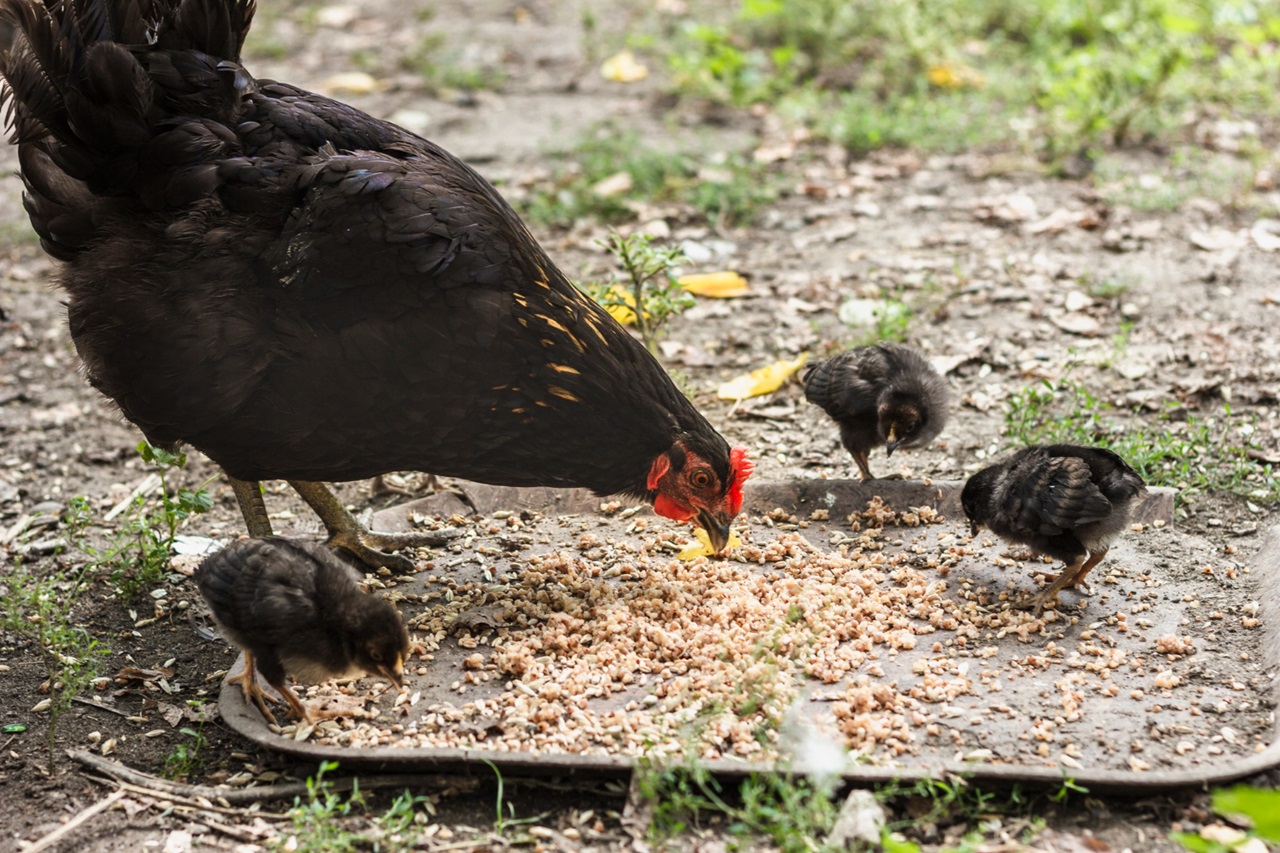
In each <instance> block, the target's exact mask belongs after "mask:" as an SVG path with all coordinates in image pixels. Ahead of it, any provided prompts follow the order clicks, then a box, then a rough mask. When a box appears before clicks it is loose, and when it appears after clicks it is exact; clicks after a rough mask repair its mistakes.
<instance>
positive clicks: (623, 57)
mask: <svg viewBox="0 0 1280 853" xmlns="http://www.w3.org/2000/svg"><path fill="white" fill-rule="evenodd" d="M600 76H602V77H604V79H606V80H612V81H613V82H615V83H634V82H636V81H637V80H643V79H644V78H646V77H648V76H649V66H647V65H645V64H644V63H643V62H639V61H637V60H636V55H635V54H634V53H632V52H631V51H629V50H622V51H619V52H617V53H615V54H614V55H613V56H611V57H609V58H608V59H606V60H605V61H604V62H602V63H601V64H600Z"/></svg>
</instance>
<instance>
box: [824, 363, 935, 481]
mask: <svg viewBox="0 0 1280 853" xmlns="http://www.w3.org/2000/svg"><path fill="white" fill-rule="evenodd" d="M804 396H805V398H806V399H807V400H808V401H809V402H810V403H813V404H814V405H815V406H818V407H819V408H821V409H822V410H823V411H824V412H826V413H827V414H828V415H830V416H831V417H832V419H833V420H835V422H836V423H837V424H839V425H840V441H841V442H842V443H843V444H844V446H845V448H846V449H848V451H849V452H850V453H851V454H853V461H854V462H856V463H857V464H858V469H859V470H860V471H861V472H862V479H863V480H870V479H872V475H871V468H870V467H868V464H867V459H868V456H869V455H870V453H871V450H872V448H874V447H876V446H877V445H880V444H883V445H884V452H885V456H892V455H893V451H895V450H897V449H898V448H899V447H923V446H924V445H926V444H928V443H929V442H930V441H932V440H933V439H934V438H936V437H937V435H938V433H940V432H942V428H943V427H944V426H946V424H947V417H948V415H949V414H950V413H949V411H948V406H949V405H950V403H951V391H950V389H948V388H947V382H946V380H945V379H943V378H942V376H941V375H940V374H939V373H938V371H936V370H934V369H933V367H932V366H931V365H930V364H929V362H928V361H926V360H925V357H924V356H923V355H921V354H920V352H919V351H918V350H915V349H912V348H911V347H908V346H903V345H901V344H876V345H874V346H867V347H857V348H856V349H851V350H849V351H848V352H843V353H841V354H840V355H837V356H835V357H834V358H829V359H827V360H825V361H819V362H815V363H813V364H811V365H810V366H809V368H808V369H807V370H806V371H805V374H804Z"/></svg>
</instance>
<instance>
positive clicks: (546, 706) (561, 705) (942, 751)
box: [224, 497, 1275, 775]
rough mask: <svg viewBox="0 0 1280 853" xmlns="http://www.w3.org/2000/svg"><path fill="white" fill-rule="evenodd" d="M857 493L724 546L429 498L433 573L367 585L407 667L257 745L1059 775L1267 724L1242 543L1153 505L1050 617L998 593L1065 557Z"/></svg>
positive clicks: (1237, 753)
mask: <svg viewBox="0 0 1280 853" xmlns="http://www.w3.org/2000/svg"><path fill="white" fill-rule="evenodd" d="M860 503H861V506H860V507H859V508H857V509H855V510H854V511H852V512H848V511H836V510H835V509H831V510H828V509H818V510H806V511H803V512H801V513H799V514H795V513H792V512H791V511H789V510H786V509H781V508H779V509H775V510H773V511H769V512H764V513H758V512H755V513H750V514H748V515H746V516H744V517H743V518H742V519H740V521H739V534H740V537H741V540H742V544H741V545H740V546H738V547H736V548H734V549H733V550H732V551H731V552H730V553H729V554H728V555H727V557H725V558H706V557H696V558H693V559H680V553H681V551H682V550H686V549H687V548H688V546H689V545H690V544H691V543H694V541H695V540H694V537H693V535H692V532H691V531H690V530H689V529H688V528H687V527H681V526H678V525H675V524H672V523H670V522H668V521H666V520H661V519H656V518H654V517H652V516H651V515H649V514H648V513H647V512H644V513H643V514H640V513H635V512H634V511H632V510H621V511H619V510H618V508H617V506H616V505H613V504H603V505H602V512H600V513H581V514H574V515H566V516H553V515H546V516H543V515H541V514H538V513H535V512H529V511H523V512H519V513H517V512H495V513H492V514H490V515H488V516H486V517H482V518H480V519H479V520H475V519H472V520H467V519H464V518H462V517H461V516H453V517H435V516H431V515H424V514H417V515H415V517H414V520H415V522H417V523H418V524H420V525H423V526H426V527H437V528H439V527H455V528H462V529H464V531H465V532H464V535H462V536H460V537H459V538H457V539H456V540H454V541H453V543H452V544H451V545H450V546H449V547H448V548H445V549H441V550H437V551H435V552H433V553H431V554H430V555H427V554H424V555H423V557H422V559H421V560H420V561H419V564H420V566H421V572H420V573H419V574H418V575H415V576H411V577H408V578H403V579H400V578H393V577H390V576H383V577H377V578H371V579H370V580H371V583H372V585H373V586H375V587H382V593H383V594H384V595H386V596H388V597H389V598H390V599H391V600H392V601H394V602H395V603H396V604H397V606H399V607H400V608H401V611H402V613H403V614H404V615H405V618H406V621H407V622H408V625H409V628H410V633H411V634H412V635H413V636H414V637H415V638H416V639H417V640H418V641H419V644H420V645H419V649H420V651H419V652H418V654H417V655H415V657H414V658H413V659H412V661H411V662H410V663H409V665H408V667H407V672H406V674H407V675H408V683H407V686H406V688H405V689H404V690H403V691H401V692H399V693H397V692H396V691H395V689H394V688H391V687H388V686H387V685H382V684H375V683H374V682H373V681H371V680H366V681H363V682H359V683H357V684H345V685H335V684H332V683H331V684H326V685H321V686H319V687H314V688H311V689H309V690H307V691H306V701H307V702H308V704H309V705H314V704H317V703H320V704H323V703H324V702H325V701H326V700H328V701H336V702H341V703H343V704H344V706H346V707H363V708H365V709H367V710H365V713H366V714H367V715H368V716H351V717H347V718H343V719H339V720H334V721H325V722H322V723H320V724H319V725H318V726H316V727H314V728H312V727H310V726H303V727H298V726H294V725H291V726H286V727H284V728H282V729H273V731H272V732H271V733H269V734H268V741H274V742H275V743H277V744H288V743H294V744H296V743H297V742H298V741H306V742H308V743H310V744H313V745H316V746H321V747H333V748H337V749H339V750H342V751H347V752H350V753H351V754H352V755H357V754H359V753H363V752H364V751H365V750H368V749H369V748H371V747H389V748H393V749H395V750H410V751H420V752H421V754H422V755H424V756H430V755H431V754H433V752H434V751H438V750H441V749H459V748H462V749H472V750H480V751H483V752H482V753H481V754H484V755H488V756H491V757H492V756H498V757H500V756H501V755H503V754H518V755H521V756H526V757H530V756H532V757H536V756H550V755H560V756H591V755H611V756H628V757H632V758H634V757H640V756H646V757H649V758H656V759H666V760H672V761H678V760H683V759H686V758H690V757H696V758H698V759H703V760H715V759H728V760H737V761H741V762H750V763H760V762H769V763H772V762H776V761H782V762H789V763H791V764H792V765H793V766H794V765H796V764H797V763H800V762H810V763H811V762H812V761H814V760H815V759H814V756H815V755H817V756H822V758H821V759H820V760H821V761H823V762H826V763H827V764H828V766H830V765H831V763H832V762H835V764H836V766H837V767H844V768H853V767H857V766H866V765H878V766H889V767H901V768H909V769H927V768H931V767H941V766H955V765H956V764H957V763H963V764H966V765H968V766H973V767H975V769H976V768H978V767H983V766H991V765H1013V766H1018V767H1041V768H1052V769H1056V770H1058V771H1061V772H1062V773H1065V774H1068V775H1075V774H1079V773H1081V772H1082V771H1087V770H1109V771H1127V772H1134V773H1146V772H1149V771H1152V770H1168V769H1170V768H1191V767H1196V766H1198V765H1204V766H1212V765H1217V764H1222V763H1227V762H1232V761H1238V760H1239V759H1240V758H1241V757H1244V756H1250V755H1253V754H1255V753H1258V752H1261V751H1263V750H1265V749H1267V748H1268V747H1269V745H1270V744H1271V743H1272V740H1273V739H1274V738H1273V734H1274V727H1275V721H1274V714H1273V708H1274V705H1273V700H1272V693H1271V679H1270V674H1271V672H1272V670H1268V668H1267V664H1268V661H1266V660H1265V659H1264V656H1263V653H1262V650H1261V649H1262V637H1263V625H1262V621H1263V620H1262V619H1260V616H1259V603H1258V597H1259V594H1258V591H1257V587H1256V581H1255V579H1254V577H1253V576H1252V575H1251V572H1250V567H1249V566H1248V565H1247V564H1246V563H1244V562H1242V561H1241V560H1240V559H1238V557H1237V556H1234V555H1230V554H1221V553H1217V554H1214V553H1210V551H1209V550H1208V547H1207V545H1205V544H1204V543H1201V542H1199V541H1197V540H1194V539H1192V538H1190V537H1186V536H1182V535H1180V534H1178V533H1176V532H1174V531H1172V530H1171V529H1169V528H1168V527H1166V526H1164V525H1163V523H1162V522H1160V521H1156V522H1155V523H1154V524H1137V525H1135V530H1134V531H1132V532H1131V533H1130V534H1129V535H1128V536H1126V537H1125V538H1124V539H1122V540H1121V541H1120V542H1119V543H1118V544H1117V545H1116V546H1115V547H1114V548H1113V549H1112V551H1111V554H1110V556H1109V557H1108V559H1107V560H1106V561H1105V562H1104V563H1103V564H1102V565H1100V566H1099V568H1098V569H1097V570H1096V571H1095V573H1094V575H1092V576H1091V578H1090V580H1091V581H1092V582H1093V593H1092V595H1090V596H1087V597H1086V596H1081V595H1078V594H1075V593H1071V592H1068V593H1064V594H1063V596H1062V603H1061V605H1060V608H1059V609H1058V610H1057V611H1047V612H1046V613H1044V614H1043V616H1041V617H1035V616H1033V615H1032V614H1031V613H1030V612H1027V611H1023V610H1016V609H1011V608H1009V607H1008V606H1007V605H1008V603H1009V602H1011V601H1015V600H1017V599H1019V598H1021V597H1023V596H1024V595H1025V594H1026V593H1028V592H1032V591H1034V589H1035V588H1036V587H1037V586H1038V585H1040V584H1044V583H1046V580H1045V578H1046V577H1047V578H1050V579H1051V578H1052V575H1053V574H1054V573H1055V572H1056V571H1057V568H1058V567H1057V566H1055V565H1053V564H1052V563H1049V562H1046V561H1043V560H1039V559H1031V558H1030V556H1029V555H1028V554H1025V553H1022V552H1019V551H1017V550H1011V549H1009V548H1008V547H1007V546H1004V545H1003V544H1001V543H1000V542H998V540H996V539H995V538H994V537H991V536H990V535H987V534H979V536H978V537H976V538H974V539H971V537H970V536H969V533H968V528H967V525H965V524H964V523H963V522H962V521H961V520H958V519H954V518H947V517H944V516H943V515H942V514H941V513H940V512H939V511H937V510H935V509H934V508H933V507H931V506H917V507H903V508H902V510H901V511H895V510H894V509H893V508H891V507H890V506H888V505H886V503H885V502H884V501H882V500H881V499H880V498H877V497H872V498H871V499H870V500H867V501H865V502H860ZM369 690H372V691H373V692H372V693H370V692H368V691H369ZM235 695H238V694H236V693H233V694H232V699H233V700H234V696H235ZM226 696H227V694H224V702H225V701H227V699H226ZM362 698H363V699H367V700H368V701H367V702H362V701H361V699H362ZM842 751H843V752H844V753H845V754H843V755H842Z"/></svg>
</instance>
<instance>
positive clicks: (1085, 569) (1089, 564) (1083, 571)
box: [1071, 548, 1107, 592]
mask: <svg viewBox="0 0 1280 853" xmlns="http://www.w3.org/2000/svg"><path fill="white" fill-rule="evenodd" d="M1106 556H1107V549H1106V548H1102V549H1100V550H1098V551H1094V552H1092V553H1090V554H1089V559H1088V560H1085V563H1084V565H1083V566H1081V567H1080V573H1079V574H1078V575H1076V578H1075V580H1073V581H1072V582H1071V585H1072V586H1075V587H1079V588H1081V589H1083V590H1084V591H1085V592H1093V590H1092V589H1090V588H1089V585H1088V584H1087V583H1085V582H1084V578H1085V575H1087V574H1089V572H1091V571H1092V570H1093V567H1094V566H1096V565H1098V563H1101V562H1102V560H1103V558H1104V557H1106Z"/></svg>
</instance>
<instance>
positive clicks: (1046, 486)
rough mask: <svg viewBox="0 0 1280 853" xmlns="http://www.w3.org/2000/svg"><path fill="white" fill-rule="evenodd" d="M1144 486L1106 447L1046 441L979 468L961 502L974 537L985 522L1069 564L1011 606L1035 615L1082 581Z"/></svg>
mask: <svg viewBox="0 0 1280 853" xmlns="http://www.w3.org/2000/svg"><path fill="white" fill-rule="evenodd" d="M1145 492H1146V483H1144V482H1143V481H1142V477H1141V476H1139V475H1138V472H1137V471H1135V470H1133V468H1132V467H1130V466H1129V464H1128V463H1127V462H1125V461H1124V460H1123V459H1121V458H1120V457H1119V456H1117V455H1116V454H1114V453H1112V452H1111V451H1110V450H1103V449H1102V448H1100V447H1078V446H1075V445H1070V444H1051V445H1047V446H1036V447H1027V448H1024V449H1022V450H1019V451H1018V452H1017V453H1015V454H1013V455H1012V456H1010V457H1009V458H1008V459H1006V460H1004V461H1003V462H998V463H996V464H995V465H992V466H990V467H988V468H984V469H982V470H981V471H979V472H978V473H976V474H974V475H973V476H972V477H970V478H969V481H968V482H967V483H965V484H964V489H963V491H961V493H960V500H961V502H962V503H963V504H964V512H965V515H966V516H968V517H969V527H970V530H971V532H972V533H973V534H974V535H977V533H978V530H979V529H980V528H981V527H982V526H983V525H985V526H987V527H988V528H990V529H991V532H992V533H995V534H996V535H997V536H1000V537H1001V538H1003V539H1007V540H1009V541H1011V542H1018V543H1020V544H1023V545H1026V546H1028V547H1029V548H1031V549H1032V550H1033V551H1035V552H1037V553H1040V554H1048V555H1049V556H1051V557H1054V558H1055V559H1058V560H1062V561H1063V562H1064V563H1066V568H1065V569H1063V571H1062V573H1061V574H1059V575H1058V576H1057V578H1055V579H1054V581H1053V583H1052V584H1050V585H1049V587H1048V588H1047V589H1045V590H1044V591H1042V592H1040V593H1039V594H1038V595H1034V596H1031V597H1029V598H1026V599H1023V600H1022V601H1019V602H1017V604H1016V606H1018V607H1024V608H1034V609H1035V612H1036V613H1037V614H1039V613H1040V612H1041V611H1042V610H1044V608H1045V606H1046V605H1048V604H1052V603H1055V602H1056V601H1057V600H1058V593H1059V592H1061V591H1062V590H1063V589H1066V588H1067V587H1069V586H1071V587H1079V586H1084V580H1085V576H1086V575H1088V574H1089V572H1090V570H1092V569H1093V567H1094V566H1096V565H1098V563H1100V562H1101V561H1102V558H1103V557H1105V556H1107V549H1108V548H1109V547H1110V545H1111V543H1112V541H1114V540H1115V538H1116V537H1117V536H1119V535H1120V533H1121V531H1123V530H1124V528H1125V526H1126V525H1127V524H1128V523H1129V517H1130V515H1131V514H1132V512H1133V508H1134V505H1135V504H1136V503H1137V501H1138V499H1139V498H1140V497H1141V496H1142V495H1143V494H1144V493H1145ZM1085 588H1086V589H1087V588H1088V587H1085Z"/></svg>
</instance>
